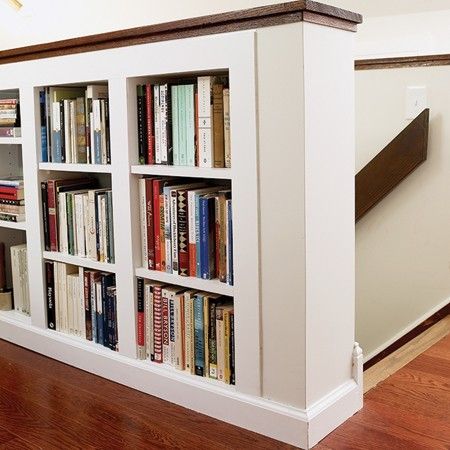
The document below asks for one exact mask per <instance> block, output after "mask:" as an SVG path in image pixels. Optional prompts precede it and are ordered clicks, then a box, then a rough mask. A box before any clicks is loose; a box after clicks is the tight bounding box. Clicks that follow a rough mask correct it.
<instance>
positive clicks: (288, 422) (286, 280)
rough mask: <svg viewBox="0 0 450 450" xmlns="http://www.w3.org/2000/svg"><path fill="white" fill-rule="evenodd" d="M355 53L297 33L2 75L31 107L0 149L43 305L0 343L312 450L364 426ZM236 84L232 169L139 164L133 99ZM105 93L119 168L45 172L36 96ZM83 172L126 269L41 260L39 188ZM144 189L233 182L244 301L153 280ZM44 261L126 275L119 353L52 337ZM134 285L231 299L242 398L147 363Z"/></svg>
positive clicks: (189, 281)
mask: <svg viewBox="0 0 450 450" xmlns="http://www.w3.org/2000/svg"><path fill="white" fill-rule="evenodd" d="M352 39H353V36H352V33H350V32H348V31H344V30H340V29H335V28H330V27H328V26H322V25H317V24H313V23H306V22H296V23H290V24H286V25H281V26H274V27H266V28H260V29H259V28H258V29H253V30H252V29H250V30H246V31H235V32H230V33H223V34H215V35H209V36H201V37H193V38H185V39H178V40H168V41H164V42H153V43H144V44H140V45H133V46H128V47H122V48H113V49H105V50H100V51H91V52H85V53H80V54H69V55H64V56H55V57H51V58H44V59H35V60H30V61H22V62H18V63H12V64H5V65H2V66H1V67H0V89H11V88H14V89H18V90H19V92H20V100H21V113H22V136H23V137H22V138H20V139H14V140H5V139H3V140H0V147H1V149H3V148H4V145H2V144H5V146H11V145H14V146H19V145H21V147H22V154H23V161H24V164H23V175H24V179H25V189H26V218H27V221H26V223H24V224H20V225H16V228H18V229H19V230H23V231H21V232H25V233H26V241H27V243H28V261H29V262H28V264H29V282H30V291H31V292H32V293H33V294H32V298H31V320H30V321H24V320H23V319H22V318H20V317H19V318H18V317H16V316H15V315H13V314H10V313H0V337H1V338H3V339H6V340H9V341H11V342H14V343H16V344H18V345H21V346H24V347H27V348H30V349H32V350H34V351H37V352H40V353H42V354H45V355H47V356H50V357H53V358H55V359H58V360H60V361H63V362H65V363H68V364H71V365H73V366H76V367H79V368H81V369H84V370H87V371H90V372H92V373H95V374H98V375H101V376H103V377H106V378H109V379H111V380H114V381H117V382H119V383H122V384H125V385H127V386H130V387H133V388H136V389H139V390H141V391H144V392H147V393H149V394H152V395H156V396H158V397H161V398H163V399H166V400H169V401H171V402H174V403H178V404H180V405H183V406H186V407H188V408H191V409H193V410H196V411H199V412H202V413H205V414H208V415H211V416H213V417H217V418H219V419H221V420H225V421H227V422H230V423H233V424H236V425H238V426H241V427H244V428H247V429H251V430H254V431H257V432H259V433H262V434H265V435H268V436H271V437H274V438H276V439H280V440H283V441H285V442H289V443H292V444H294V445H298V446H301V447H304V448H306V447H309V446H312V445H314V444H315V443H316V442H318V440H320V439H321V438H323V437H324V436H325V435H326V434H327V433H328V432H330V431H331V430H332V429H333V428H335V427H336V426H337V425H339V424H340V423H342V422H343V421H344V420H345V419H346V418H348V417H349V416H350V415H351V414H353V413H354V412H356V411H357V410H358V409H359V408H360V407H361V404H362V403H361V402H362V387H361V377H360V371H361V356H360V355H359V352H358V351H355V352H354V291H353V289H354V262H353V252H354V247H353V245H354V243H353V239H354V214H353V170H354V164H353V158H354V155H353V152H354V143H353V133H354V128H353V127H354V124H353V107H354V106H353V68H352V64H353V54H352ZM224 70H225V71H227V72H228V73H229V80H230V92H231V95H230V109H231V133H232V134H231V142H232V168H230V169H205V168H198V167H171V166H142V165H137V157H138V155H137V132H136V129H137V125H136V121H137V117H136V85H137V84H139V83H142V82H144V81H147V80H152V79H159V78H161V77H162V78H164V77H168V76H174V77H176V76H183V75H186V74H194V75H197V74H208V73H214V72H217V71H224ZM330 73H331V74H333V77H330V76H329V74H330ZM95 82H107V83H108V86H109V105H110V106H109V108H110V130H111V161H112V162H111V165H86V164H55V163H42V162H40V152H41V150H40V116H39V93H38V92H39V88H40V87H42V86H55V85H66V84H67V85H71V84H90V83H95ZM71 172H88V173H94V174H96V176H100V177H110V182H111V186H112V192H113V205H114V233H115V235H114V239H115V253H116V263H115V264H104V263H99V262H93V261H90V260H88V259H84V258H77V257H74V256H68V255H63V254H60V253H57V252H46V251H44V245H43V231H42V220H41V203H40V181H41V180H45V179H48V178H49V177H51V176H53V175H55V174H57V175H58V176H64V174H66V175H67V174H68V173H69V174H70V173H71ZM141 175H171V176H180V177H193V178H206V179H208V178H209V179H222V180H230V181H231V185H232V191H233V238H234V243H233V244H234V276H235V282H234V286H229V285H226V284H224V283H220V282H218V281H217V280H211V281H208V280H202V279H197V278H187V277H180V276H176V275H171V274H167V273H162V272H156V271H150V270H147V269H145V268H142V267H140V266H141V248H140V247H141V243H140V233H139V204H138V179H139V178H140V176H141ZM5 226H12V225H6V224H3V223H0V228H1V227H5ZM45 259H47V260H53V261H60V262H66V263H70V264H76V265H81V266H83V267H87V268H92V269H98V270H105V271H109V272H113V273H115V275H116V286H117V303H118V304H117V310H118V311H117V314H118V335H119V347H120V351H119V353H115V352H112V351H110V350H107V349H104V348H102V347H100V346H98V345H95V344H92V343H91V342H88V341H83V340H81V339H78V338H74V337H70V336H67V335H64V334H60V333H58V332H54V331H51V330H47V329H46V303H45V278H44V270H43V267H44V260H45ZM137 276H139V277H143V278H148V279H152V280H159V281H163V282H167V283H171V284H175V285H179V286H185V287H188V288H195V289H199V290H206V291H209V292H213V293H220V294H225V295H228V296H232V297H233V298H234V309H235V341H236V386H227V385H224V384H223V383H217V382H214V381H211V380H209V379H205V378H200V377H196V376H192V375H190V374H187V373H184V372H180V371H177V370H176V369H172V368H168V367H165V366H159V365H157V364H153V363H150V362H143V361H138V360H137V359H136V277H137ZM352 364H353V367H352Z"/></svg>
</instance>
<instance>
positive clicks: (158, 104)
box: [137, 76, 231, 167]
mask: <svg viewBox="0 0 450 450" xmlns="http://www.w3.org/2000/svg"><path fill="white" fill-rule="evenodd" d="M137 124H138V149H139V162H140V164H169V165H175V166H199V167H231V143H230V90H229V88H228V78H227V77H217V76H201V77H198V78H197V79H195V80H184V81H182V82H179V83H163V84H151V83H147V84H140V85H138V86H137Z"/></svg>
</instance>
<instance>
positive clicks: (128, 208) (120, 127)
mask: <svg viewBox="0 0 450 450" xmlns="http://www.w3.org/2000/svg"><path fill="white" fill-rule="evenodd" d="M127 96H128V93H127V84H126V78H112V79H110V80H109V99H110V106H111V108H110V110H111V113H110V121H111V122H110V124H111V161H112V166H111V169H112V170H111V173H112V175H111V185H112V192H113V221H114V244H115V255H116V286H117V321H118V336H119V352H120V353H121V354H122V355H124V356H128V357H130V358H136V322H135V321H136V299H135V295H136V277H135V276H134V260H133V257H134V255H136V254H137V253H138V250H139V247H138V246H139V243H138V242H137V238H138V236H139V233H138V232H137V230H136V228H137V226H138V224H136V223H133V222H132V220H131V218H132V217H134V214H132V210H133V209H134V208H137V202H136V199H137V198H138V197H137V192H134V190H135V189H136V186H135V184H133V183H132V182H131V181H132V180H131V177H132V175H131V173H130V152H131V148H130V146H129V142H128V140H129V127H128V120H129V117H128V111H127Z"/></svg>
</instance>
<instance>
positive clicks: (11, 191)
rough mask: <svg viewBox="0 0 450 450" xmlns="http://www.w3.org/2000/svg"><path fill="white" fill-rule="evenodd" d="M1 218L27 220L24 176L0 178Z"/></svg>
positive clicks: (18, 220)
mask: <svg viewBox="0 0 450 450" xmlns="http://www.w3.org/2000/svg"><path fill="white" fill-rule="evenodd" d="M0 220H5V221H7V222H23V221H24V220H25V192H24V186H23V178H22V177H13V176H11V177H3V178H1V179H0Z"/></svg>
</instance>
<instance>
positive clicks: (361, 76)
mask: <svg viewBox="0 0 450 450" xmlns="http://www.w3.org/2000/svg"><path fill="white" fill-rule="evenodd" d="M406 86H426V87H427V91H428V102H429V107H430V135H429V147H428V160H427V161H426V162H425V163H424V164H423V165H422V166H420V167H419V168H418V169H417V170H416V171H415V172H414V173H412V174H411V175H410V176H409V177H408V178H407V179H406V180H405V181H403V183H401V184H400V185H399V186H398V187H397V188H396V189H395V190H394V191H393V192H392V193H391V194H390V195H389V196H388V197H386V198H385V199H384V200H383V201H382V202H381V203H380V204H379V205H377V206H376V207H375V208H374V209H373V210H372V211H371V212H369V213H368V214H367V216H365V217H364V218H363V219H362V220H361V221H360V222H359V223H358V225H357V228H356V266H357V270H356V280H357V281H356V302H357V308H356V316H357V318H356V335H357V339H358V340H359V342H360V343H361V345H362V347H363V349H364V352H365V355H366V358H367V357H368V356H369V357H370V356H371V355H373V354H376V353H377V352H378V351H379V350H382V349H383V348H385V347H386V346H387V345H388V344H389V343H390V342H391V341H393V340H395V339H396V338H398V337H400V336H401V335H403V334H405V333H406V332H407V331H409V330H410V329H411V328H413V327H414V326H415V325H416V324H417V323H420V322H421V321H422V320H424V319H425V318H427V317H428V316H430V315H431V314H432V313H433V312H434V311H436V310H437V309H440V308H441V307H442V306H444V305H445V304H446V303H447V302H448V300H449V298H450V207H449V205H450V201H449V199H450V178H449V174H450V89H449V86H450V67H449V66H443V67H428V68H408V69H391V70H368V71H358V72H356V148H357V162H356V166H357V170H359V169H360V168H361V167H363V166H364V165H365V164H366V163H367V162H368V161H370V159H372V157H373V156H374V155H375V154H377V153H378V152H379V151H380V150H381V149H382V148H383V147H384V146H385V145H386V144H387V143H388V142H390V141H391V139H392V138H393V137H395V135H396V134H397V133H398V132H399V131H400V130H402V129H403V128H404V127H405V126H406V125H407V124H408V123H409V121H407V120H405V90H406Z"/></svg>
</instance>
